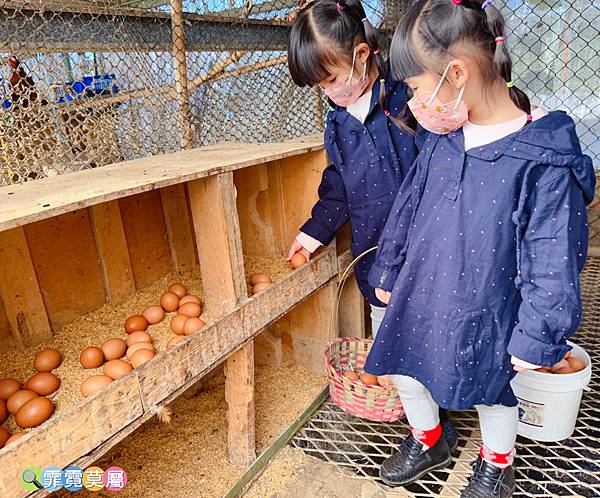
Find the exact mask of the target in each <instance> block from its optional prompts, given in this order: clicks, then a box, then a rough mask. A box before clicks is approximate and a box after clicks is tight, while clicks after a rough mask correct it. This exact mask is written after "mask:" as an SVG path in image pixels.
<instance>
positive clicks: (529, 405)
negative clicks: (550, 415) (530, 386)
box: [517, 397, 545, 427]
mask: <svg viewBox="0 0 600 498" xmlns="http://www.w3.org/2000/svg"><path fill="white" fill-rule="evenodd" d="M517 401H518V402H519V422H521V423H523V424H526V425H532V426H533V427H543V426H544V408H545V405H544V404H543V403H534V402H533V401H529V400H526V399H522V398H519V397H517Z"/></svg>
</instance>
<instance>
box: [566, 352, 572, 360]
mask: <svg viewBox="0 0 600 498" xmlns="http://www.w3.org/2000/svg"><path fill="white" fill-rule="evenodd" d="M572 354H573V353H572V352H571V351H567V353H566V354H565V358H564V359H565V360H568V359H569V358H570V357H571V355H572Z"/></svg>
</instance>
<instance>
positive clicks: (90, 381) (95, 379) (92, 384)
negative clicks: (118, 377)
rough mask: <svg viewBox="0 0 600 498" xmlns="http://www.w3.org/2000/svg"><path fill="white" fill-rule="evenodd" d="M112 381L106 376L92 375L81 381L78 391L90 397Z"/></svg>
mask: <svg viewBox="0 0 600 498" xmlns="http://www.w3.org/2000/svg"><path fill="white" fill-rule="evenodd" d="M112 381H113V379H112V378H111V377H109V376H108V375H92V376H91V377H88V378H87V379H85V380H84V381H83V383H82V384H81V387H80V388H79V390H80V391H81V394H83V395H84V396H86V397H87V396H91V395H92V394H95V393H97V392H98V391H100V389H104V388H105V387H106V386H108V385H109V384H110V383H111V382H112Z"/></svg>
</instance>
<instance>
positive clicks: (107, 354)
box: [100, 337, 127, 361]
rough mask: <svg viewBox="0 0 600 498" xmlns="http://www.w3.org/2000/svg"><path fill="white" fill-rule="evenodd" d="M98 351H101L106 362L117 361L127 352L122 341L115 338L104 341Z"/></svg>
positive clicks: (125, 344) (125, 345)
mask: <svg viewBox="0 0 600 498" xmlns="http://www.w3.org/2000/svg"><path fill="white" fill-rule="evenodd" d="M100 349H102V352H103V353H104V359H105V360H106V361H110V360H117V359H119V358H122V357H123V355H124V354H125V351H127V343H126V342H125V341H124V340H123V339H119V338H117V337H115V338H113V339H108V340H107V341H104V342H103V343H102V346H100Z"/></svg>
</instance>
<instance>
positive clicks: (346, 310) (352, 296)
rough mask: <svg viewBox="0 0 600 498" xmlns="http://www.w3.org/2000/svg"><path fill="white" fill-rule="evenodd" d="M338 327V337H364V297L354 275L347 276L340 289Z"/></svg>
mask: <svg viewBox="0 0 600 498" xmlns="http://www.w3.org/2000/svg"><path fill="white" fill-rule="evenodd" d="M338 328H339V335H340V337H360V338H362V339H364V338H365V307H364V298H363V296H362V294H361V292H360V289H359V288H358V284H357V283H356V278H354V275H350V277H348V280H346V285H344V290H343V291H342V296H341V298H340V305H339V308H338Z"/></svg>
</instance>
